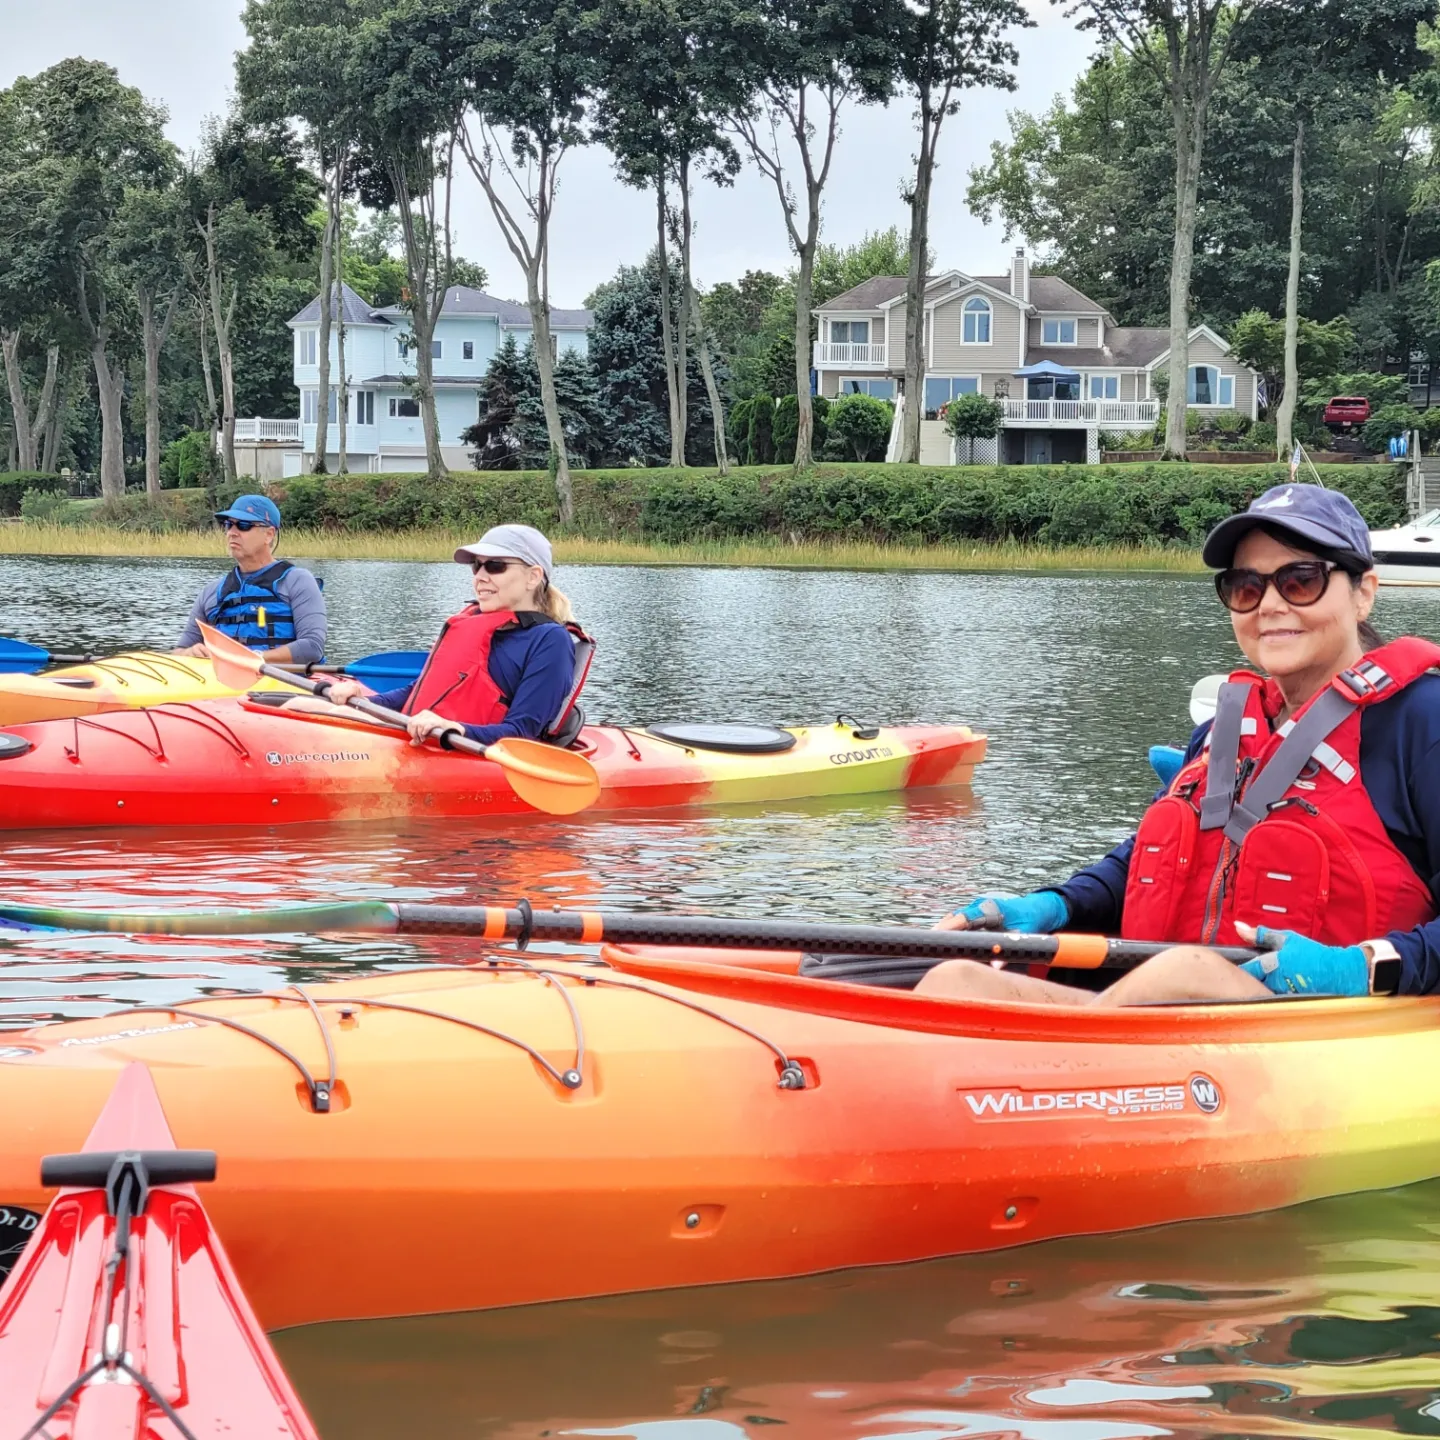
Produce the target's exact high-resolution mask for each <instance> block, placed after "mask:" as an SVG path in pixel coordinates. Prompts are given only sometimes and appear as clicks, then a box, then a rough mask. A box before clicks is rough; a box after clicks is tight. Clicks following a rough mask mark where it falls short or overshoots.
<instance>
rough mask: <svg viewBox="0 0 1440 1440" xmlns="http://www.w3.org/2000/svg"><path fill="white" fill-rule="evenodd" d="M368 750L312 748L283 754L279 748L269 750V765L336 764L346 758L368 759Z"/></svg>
mask: <svg viewBox="0 0 1440 1440" xmlns="http://www.w3.org/2000/svg"><path fill="white" fill-rule="evenodd" d="M369 758H370V752H369V751H368V750H310V751H307V752H306V753H305V754H303V755H283V754H281V752H280V751H279V750H267V751H266V752H265V763H266V764H267V765H335V764H339V763H342V762H344V761H346V760H368V759H369Z"/></svg>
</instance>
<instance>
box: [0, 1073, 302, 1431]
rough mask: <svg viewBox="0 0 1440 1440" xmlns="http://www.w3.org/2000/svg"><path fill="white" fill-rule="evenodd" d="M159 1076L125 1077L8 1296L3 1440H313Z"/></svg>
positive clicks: (70, 1167) (61, 1173) (3, 1315)
mask: <svg viewBox="0 0 1440 1440" xmlns="http://www.w3.org/2000/svg"><path fill="white" fill-rule="evenodd" d="M214 1176H215V1155H214V1153H213V1152H212V1151H208V1150H177V1149H176V1148H175V1141H174V1138H173V1137H172V1136H171V1134H170V1127H169V1125H168V1124H167V1123H166V1120H165V1114H164V1111H163V1110H162V1109H161V1108H160V1099H159V1096H158V1095H157V1094H156V1093H155V1085H154V1082H153V1081H152V1080H151V1078H150V1072H149V1071H148V1070H147V1069H146V1068H145V1067H144V1066H143V1065H131V1066H130V1067H129V1068H128V1069H126V1070H125V1071H124V1072H123V1073H122V1074H121V1076H120V1079H119V1080H118V1081H117V1082H116V1085H115V1089H114V1091H113V1092H112V1094H111V1096H110V1099H109V1101H108V1102H107V1103H106V1105H105V1108H104V1110H103V1111H102V1112H101V1114H100V1118H99V1120H98V1121H97V1122H96V1124H95V1128H94V1129H93V1130H92V1131H91V1132H90V1138H89V1139H88V1140H87V1141H86V1142H85V1149H84V1151H83V1152H82V1153H81V1154H78V1155H52V1156H50V1157H49V1158H48V1159H46V1160H45V1161H44V1163H43V1165H42V1167H41V1179H42V1183H44V1184H47V1185H59V1186H62V1187H63V1188H62V1189H61V1191H60V1194H59V1196H58V1197H57V1198H56V1199H55V1201H54V1203H53V1204H52V1205H51V1206H50V1208H49V1210H48V1211H47V1212H46V1214H45V1217H44V1219H43V1220H41V1221H40V1222H39V1223H38V1225H37V1226H36V1228H35V1230H34V1233H33V1235H32V1237H31V1239H30V1243H29V1244H28V1245H27V1246H26V1248H25V1252H24V1254H23V1255H21V1257H20V1259H19V1261H18V1263H17V1264H16V1267H15V1270H14V1272H13V1273H12V1274H11V1276H10V1278H9V1280H8V1281H6V1283H5V1285H4V1287H3V1288H0V1377H3V1383H0V1436H4V1437H5V1440H22V1437H23V1440H41V1437H48V1440H199V1437H202V1436H213V1435H216V1434H220V1433H225V1434H230V1435H236V1436H242V1435H243V1436H266V1437H269V1440H286V1437H290V1440H318V1437H317V1436H316V1433H315V1429H314V1427H313V1426H312V1425H311V1423H310V1420H309V1418H308V1417H307V1416H306V1414H305V1410H304V1407H303V1406H302V1405H301V1404H300V1401H299V1398H298V1397H297V1396H296V1394H295V1392H294V1390H293V1389H292V1388H291V1386H290V1382H289V1381H288V1380H287V1379H286V1378H285V1375H284V1372H283V1371H282V1370H281V1368H280V1362H279V1361H278V1360H277V1359H276V1358H275V1352H274V1351H273V1350H272V1349H271V1348H270V1343H269V1341H268V1340H266V1338H265V1334H264V1332H263V1331H262V1330H261V1329H260V1326H259V1323H258V1322H257V1321H256V1319H255V1316H254V1314H253V1312H252V1311H251V1309H250V1305H249V1302H248V1301H247V1300H246V1299H245V1296H244V1294H243V1292H242V1291H241V1289H240V1285H239V1282H238V1281H237V1280H236V1279H235V1273H234V1271H233V1270H231V1268H230V1262H229V1260H228V1259H227V1258H226V1255H225V1251H224V1248H223V1247H222V1246H221V1244H220V1241H219V1239H218V1237H217V1236H216V1235H215V1232H214V1231H213V1230H212V1229H211V1226H210V1220H209V1217H208V1216H207V1215H206V1214H205V1211H204V1208H203V1207H202V1206H201V1204H200V1201H199V1199H198V1197H197V1196H196V1193H195V1189H194V1186H193V1183H192V1182H194V1181H197V1180H211V1179H213V1178H214Z"/></svg>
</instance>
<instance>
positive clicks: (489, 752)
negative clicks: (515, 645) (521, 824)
mask: <svg viewBox="0 0 1440 1440" xmlns="http://www.w3.org/2000/svg"><path fill="white" fill-rule="evenodd" d="M200 633H201V634H202V635H203V636H204V638H205V649H206V651H207V653H208V654H209V656H210V658H211V659H212V660H213V661H214V662H215V674H216V676H217V677H218V678H219V680H220V681H221V682H222V683H223V684H225V685H229V686H231V687H232V688H234V689H236V690H243V689H244V688H245V687H246V686H247V685H249V684H250V683H251V682H252V681H253V680H254V679H255V677H256V676H257V675H266V676H268V677H269V678H270V679H272V680H282V681H284V682H285V684H287V685H293V686H294V687H295V688H296V689H297V690H308V691H309V692H310V694H312V695H318V696H319V697H320V698H321V699H322V700H323V699H324V698H325V692H326V691H327V690H328V689H329V688H330V685H329V682H327V681H324V680H312V679H310V678H309V677H308V676H305V675H293V674H291V673H290V672H289V671H288V670H282V669H280V667H279V666H278V665H267V664H266V663H265V662H264V661H263V660H262V659H261V658H260V657H259V656H258V655H257V654H255V652H254V651H253V650H247V649H246V648H245V647H244V646H243V645H242V644H240V642H239V641H238V640H232V639H231V638H230V637H229V636H228V635H222V634H221V633H220V632H219V631H218V630H216V629H214V628H212V627H211V626H209V625H206V624H204V623H202V624H201V626H200ZM346 704H347V705H348V706H349V707H350V708H351V709H352V710H358V711H359V712H360V713H361V714H362V715H368V716H369V717H370V718H371V719H372V720H379V721H380V722H381V723H382V724H384V725H388V726H390V727H391V729H397V730H403V729H405V716H403V715H402V714H400V712H399V711H398V710H387V709H386V708H385V707H384V706H383V705H376V704H375V703H374V701H371V700H365V699H363V698H362V697H361V696H359V695H355V696H352V697H351V698H350V699H349V700H348V701H346ZM444 746H445V747H448V748H449V749H452V750H459V751H462V752H463V753H464V754H466V755H478V756H479V757H480V758H481V759H484V760H490V761H493V762H494V763H495V764H496V765H498V766H500V768H501V769H502V770H504V772H505V778H506V779H507V780H508V781H509V782H510V785H511V787H512V788H513V789H514V791H515V793H516V794H517V795H518V796H519V797H520V798H521V799H522V800H523V801H524V802H525V803H526V804H527V805H533V806H534V807H535V808H536V809H537V810H544V811H546V812H547V813H548V814H551V815H573V814H574V813H575V812H576V811H577V810H583V809H585V807H586V806H587V805H593V804H594V803H595V801H596V800H598V799H599V798H600V777H599V776H598V775H597V774H596V773H595V767H594V766H593V765H592V764H591V763H590V762H589V761H588V760H587V759H586V758H585V757H584V756H583V755H580V754H578V753H577V752H576V751H574V750H562V749H560V748H559V747H558V746H556V745H546V744H544V743H543V742H541V741H539V740H520V739H513V738H509V737H507V738H506V739H503V740H497V741H496V742H495V743H494V744H493V745H481V744H480V743H479V742H478V741H475V740H472V739H470V737H469V736H468V735H454V734H449V735H447V736H446V737H445V741H444Z"/></svg>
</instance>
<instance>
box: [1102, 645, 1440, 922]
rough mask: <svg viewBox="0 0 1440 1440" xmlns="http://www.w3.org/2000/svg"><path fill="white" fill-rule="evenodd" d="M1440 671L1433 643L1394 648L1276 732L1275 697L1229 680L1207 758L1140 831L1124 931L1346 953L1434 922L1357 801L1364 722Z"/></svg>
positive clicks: (1238, 676) (1430, 901)
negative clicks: (1265, 933) (1287, 933)
mask: <svg viewBox="0 0 1440 1440" xmlns="http://www.w3.org/2000/svg"><path fill="white" fill-rule="evenodd" d="M1437 666H1440V646H1437V645H1434V644H1432V643H1431V642H1430V641H1428V640H1419V639H1415V638H1407V639H1403V640H1396V641H1394V642H1392V643H1391V644H1389V645H1385V646H1382V647H1381V648H1380V649H1378V650H1374V651H1372V652H1370V654H1368V655H1366V656H1365V657H1364V658H1363V659H1362V660H1361V661H1359V663H1357V664H1356V665H1355V666H1354V668H1353V669H1350V670H1347V671H1345V672H1344V674H1342V675H1338V676H1337V677H1336V678H1335V679H1334V680H1333V681H1331V683H1330V684H1329V685H1328V686H1326V688H1325V689H1324V690H1322V691H1321V692H1320V693H1319V694H1318V695H1316V696H1315V697H1314V698H1313V699H1311V700H1310V701H1309V703H1308V704H1306V705H1305V706H1304V707H1303V708H1302V709H1301V710H1300V711H1298V712H1297V713H1296V714H1295V716H1294V717H1293V718H1292V719H1291V720H1290V721H1288V722H1287V723H1286V724H1284V725H1282V726H1280V727H1279V728H1278V729H1275V730H1272V729H1271V721H1272V719H1273V718H1274V717H1275V716H1277V715H1278V714H1279V713H1280V711H1281V709H1282V708H1283V703H1284V702H1283V699H1282V697H1281V694H1280V691H1279V688H1278V687H1277V686H1276V684H1275V682H1274V681H1273V680H1263V679H1261V677H1260V676H1258V675H1253V674H1251V673H1249V672H1248V671H1244V670H1241V671H1236V673H1235V674H1233V675H1232V676H1231V677H1230V684H1229V685H1227V686H1225V687H1222V690H1221V700H1220V703H1219V706H1218V707H1217V711H1216V718H1215V722H1214V725H1213V726H1212V728H1211V731H1210V735H1209V738H1208V741H1207V749H1206V751H1205V753H1204V754H1202V755H1200V756H1198V757H1197V758H1196V759H1195V760H1193V761H1192V762H1191V763H1190V764H1189V765H1187V766H1185V767H1184V768H1183V769H1182V770H1181V771H1180V773H1179V774H1178V775H1176V776H1175V778H1174V780H1173V781H1172V782H1171V784H1170V787H1169V789H1168V790H1167V791H1166V793H1165V794H1164V795H1163V796H1162V797H1161V798H1160V799H1159V800H1157V801H1156V802H1155V803H1154V804H1153V805H1152V806H1151V807H1150V809H1149V810H1147V811H1146V812H1145V817H1144V819H1143V820H1142V821H1141V822H1140V829H1139V832H1138V834H1137V835H1136V837H1135V848H1134V852H1133V854H1132V855H1131V859H1130V875H1129V880H1128V882H1127V884H1126V888H1125V910H1124V919H1123V923H1122V927H1121V933H1122V935H1124V936H1125V938H1127V939H1133V940H1171V941H1175V942H1177V943H1180V942H1200V943H1209V944H1221V945H1233V944H1236V943H1237V942H1238V939H1239V937H1238V936H1237V934H1236V931H1235V922H1236V921H1237V920H1242V921H1244V922H1245V923H1246V924H1248V925H1269V926H1272V927H1274V928H1275V929H1279V930H1294V931H1296V932H1298V933H1299V934H1302V935H1308V936H1310V937H1311V938H1312V939H1316V940H1320V941H1323V942H1325V943H1326V944H1331V945H1355V944H1359V943H1360V942H1361V941H1364V940H1373V939H1377V938H1378V937H1380V936H1382V935H1384V934H1385V933H1386V932H1387V931H1391V930H1409V929H1412V928H1413V927H1414V926H1416V925H1421V924H1424V923H1425V922H1426V921H1429V920H1433V919H1434V918H1435V914H1436V905H1435V900H1434V897H1432V895H1431V894H1430V890H1429V887H1428V886H1427V885H1426V884H1425V882H1424V881H1423V880H1421V878H1420V877H1419V876H1418V875H1417V874H1416V873H1415V870H1414V867H1413V866H1412V865H1411V864H1410V862H1409V861H1408V860H1407V859H1406V858H1405V856H1404V854H1403V853H1402V852H1401V851H1400V850H1399V849H1398V848H1397V847H1396V845H1395V843H1394V841H1392V840H1391V839H1390V836H1389V835H1388V834H1387V833H1386V830H1385V826H1384V823H1383V822H1382V821H1381V819H1380V816H1379V815H1378V814H1377V813H1376V810H1375V807H1374V805H1373V804H1371V802H1370V797H1369V796H1368V795H1367V794H1366V793H1365V786H1364V783H1363V782H1362V780H1361V778H1360V717H1361V714H1362V712H1363V711H1364V709H1365V707H1366V706H1368V705H1376V704H1381V703H1383V702H1384V701H1386V700H1389V699H1392V698H1393V697H1394V696H1396V695H1398V694H1399V693H1400V691H1401V690H1403V689H1404V688H1405V687H1406V686H1407V685H1409V684H1410V683H1411V682H1412V681H1414V680H1416V679H1418V678H1419V677H1420V676H1421V675H1423V674H1425V672H1426V671H1428V670H1430V669H1433V668H1435V667H1437ZM1227 692H1228V695H1227ZM1307 717H1308V718H1307ZM1292 735H1294V736H1295V739H1294V740H1293V741H1291V740H1290V737H1291V736H1292ZM1287 741H1290V743H1289V745H1288V748H1286V745H1287ZM1282 750H1283V752H1284V753H1282ZM1277 762H1278V763H1277ZM1267 768H1268V770H1269V774H1268V777H1267ZM1212 772H1213V773H1212Z"/></svg>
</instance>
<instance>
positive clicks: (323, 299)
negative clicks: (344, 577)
mask: <svg viewBox="0 0 1440 1440" xmlns="http://www.w3.org/2000/svg"><path fill="white" fill-rule="evenodd" d="M338 178H339V172H338V170H337V171H336V172H335V174H333V175H331V176H330V178H329V179H328V180H327V182H326V185H325V228H324V230H322V231H321V233H320V335H319V338H318V346H317V349H316V352H315V361H316V365H317V367H318V369H319V372H320V373H319V380H320V393H319V395H318V396H317V397H316V404H315V455H314V457H313V459H312V460H311V462H310V473H311V474H312V475H324V474H325V473H326V470H327V468H328V467H327V465H326V462H325V457H326V455H328V454H329V452H330V428H329V427H330V317H331V308H330V307H331V306H332V305H333V304H334V303H335V230H336V218H335V208H336V189H337V185H338Z"/></svg>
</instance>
